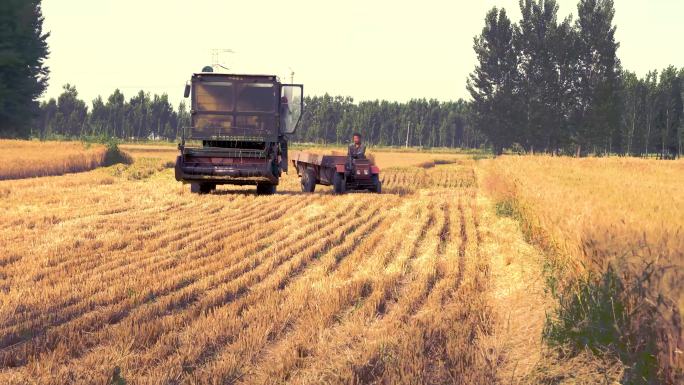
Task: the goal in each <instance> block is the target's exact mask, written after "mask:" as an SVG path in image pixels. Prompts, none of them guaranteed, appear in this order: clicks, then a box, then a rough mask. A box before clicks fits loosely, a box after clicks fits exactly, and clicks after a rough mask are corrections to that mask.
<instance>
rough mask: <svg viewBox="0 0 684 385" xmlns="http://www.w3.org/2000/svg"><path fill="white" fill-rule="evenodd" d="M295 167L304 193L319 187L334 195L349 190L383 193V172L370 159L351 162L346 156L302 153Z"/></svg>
mask: <svg viewBox="0 0 684 385" xmlns="http://www.w3.org/2000/svg"><path fill="white" fill-rule="evenodd" d="M292 165H293V166H294V167H295V169H296V170H297V175H298V176H299V177H301V183H302V191H304V192H314V190H315V189H316V185H317V184H321V185H324V186H331V185H332V186H333V191H334V192H335V194H344V193H345V192H346V191H347V190H368V191H372V192H375V193H378V194H379V193H380V192H381V191H382V183H381V182H380V168H378V166H376V165H374V164H373V162H372V161H370V160H369V159H352V158H350V157H348V156H345V155H319V154H312V153H308V152H300V153H299V154H297V157H295V158H294V159H292Z"/></svg>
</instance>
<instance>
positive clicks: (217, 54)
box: [209, 48, 235, 70]
mask: <svg viewBox="0 0 684 385" xmlns="http://www.w3.org/2000/svg"><path fill="white" fill-rule="evenodd" d="M224 53H235V51H233V50H232V49H230V48H212V49H210V50H209V54H210V55H211V66H212V68H214V69H217V68H218V67H220V68H223V69H225V70H228V67H227V66H225V65H224V64H222V63H221V60H220V59H221V54H224Z"/></svg>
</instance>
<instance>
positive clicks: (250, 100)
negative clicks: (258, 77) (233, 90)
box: [237, 83, 276, 112]
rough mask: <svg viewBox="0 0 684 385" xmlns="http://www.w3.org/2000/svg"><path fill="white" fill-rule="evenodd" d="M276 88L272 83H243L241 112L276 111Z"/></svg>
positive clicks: (239, 107)
mask: <svg viewBox="0 0 684 385" xmlns="http://www.w3.org/2000/svg"><path fill="white" fill-rule="evenodd" d="M275 105H276V90H275V87H274V86H273V84H271V83H252V84H243V85H242V86H241V87H240V88H239V93H238V97H237V110H238V111H239V112H275Z"/></svg>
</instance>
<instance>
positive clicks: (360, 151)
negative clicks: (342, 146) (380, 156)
mask: <svg viewBox="0 0 684 385" xmlns="http://www.w3.org/2000/svg"><path fill="white" fill-rule="evenodd" d="M352 139H353V141H354V142H353V143H352V144H350V145H349V151H348V152H347V156H348V157H349V158H351V159H366V146H365V145H364V144H363V143H361V134H359V133H358V132H355V133H354V135H353V136H352Z"/></svg>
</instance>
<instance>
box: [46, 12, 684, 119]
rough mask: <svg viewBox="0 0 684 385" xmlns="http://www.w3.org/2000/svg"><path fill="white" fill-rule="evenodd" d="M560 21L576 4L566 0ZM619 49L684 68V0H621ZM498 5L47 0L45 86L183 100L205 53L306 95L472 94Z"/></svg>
mask: <svg viewBox="0 0 684 385" xmlns="http://www.w3.org/2000/svg"><path fill="white" fill-rule="evenodd" d="M559 3H560V16H561V17H560V18H563V17H565V16H566V15H568V14H570V13H572V14H576V13H577V12H576V4H577V0H559ZM615 3H616V18H615V22H616V24H617V27H618V30H617V39H618V41H619V42H620V44H621V46H620V50H619V51H618V55H619V57H620V58H621V60H622V64H623V67H624V68H626V69H629V70H632V71H635V72H637V73H638V74H639V75H643V74H645V73H646V72H647V71H648V70H649V69H653V68H658V69H660V68H663V67H665V66H667V65H670V64H673V65H676V66H677V67H684V49H682V42H681V40H682V37H684V0H649V1H645V0H615ZM492 6H498V7H505V8H506V10H507V11H508V13H509V16H510V17H511V18H512V19H513V20H514V21H515V20H518V19H519V17H520V11H519V9H518V1H517V0H479V1H478V0H471V1H456V0H451V1H446V0H420V1H400V0H394V1H391V0H387V1H386V0H382V1H379V0H374V1H371V0H345V1H336V2H332V1H323V0H318V1H315V0H312V1H303V0H301V1H297V0H292V1H286V0H270V1H269V0H241V1H217V0H213V1H212V0H193V1H184V0H163V1H162V0H43V15H44V16H45V24H44V28H45V30H46V31H50V32H51V36H50V38H49V45H50V50H51V55H50V58H49V59H48V61H47V64H48V66H49V67H50V69H51V73H50V87H49V89H48V91H47V92H46V94H45V95H44V97H46V98H49V97H57V96H58V95H59V93H60V92H61V88H62V85H63V84H65V83H67V82H68V83H71V84H74V85H76V87H77V89H78V91H79V94H80V96H81V98H82V99H84V100H85V101H86V102H87V103H88V105H90V102H91V101H92V99H94V98H95V97H96V96H97V95H98V94H100V95H102V96H103V98H106V97H107V96H108V95H110V94H111V93H112V91H114V89H115V88H119V89H120V90H121V91H122V92H123V93H124V95H125V96H126V98H127V99H128V98H130V97H131V96H133V95H134V94H135V93H137V91H138V90H140V89H143V90H145V91H149V92H151V93H158V94H161V93H163V92H166V93H168V94H169V98H170V99H171V101H172V102H173V103H174V105H176V104H177V103H178V102H179V101H180V100H181V98H182V93H183V85H184V84H185V81H186V80H187V79H189V77H190V75H191V74H192V73H193V72H199V71H200V70H201V68H202V67H203V66H204V65H207V64H211V56H210V53H209V52H210V49H212V48H229V49H232V50H233V51H234V52H235V53H232V54H223V55H222V56H221V61H222V62H224V63H225V64H226V65H227V66H228V67H229V68H230V69H231V70H232V71H234V72H239V73H268V74H276V75H279V76H280V77H281V79H282V80H285V79H287V80H289V73H290V69H292V70H293V71H294V72H295V76H294V80H295V82H296V83H304V91H305V93H306V94H308V95H322V94H324V93H325V92H328V93H330V94H332V95H349V96H352V97H354V99H355V100H356V101H359V100H368V99H388V100H396V101H406V100H409V99H411V98H422V97H425V98H436V99H439V100H442V101H446V100H456V99H458V98H460V97H464V98H465V97H467V92H466V90H465V83H466V79H467V76H468V74H469V73H470V72H471V71H472V70H473V68H474V66H475V55H474V53H473V49H472V45H473V36H475V35H477V34H478V33H480V31H481V30H482V27H483V25H484V16H485V13H486V12H487V10H489V9H490V8H491V7H492Z"/></svg>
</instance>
